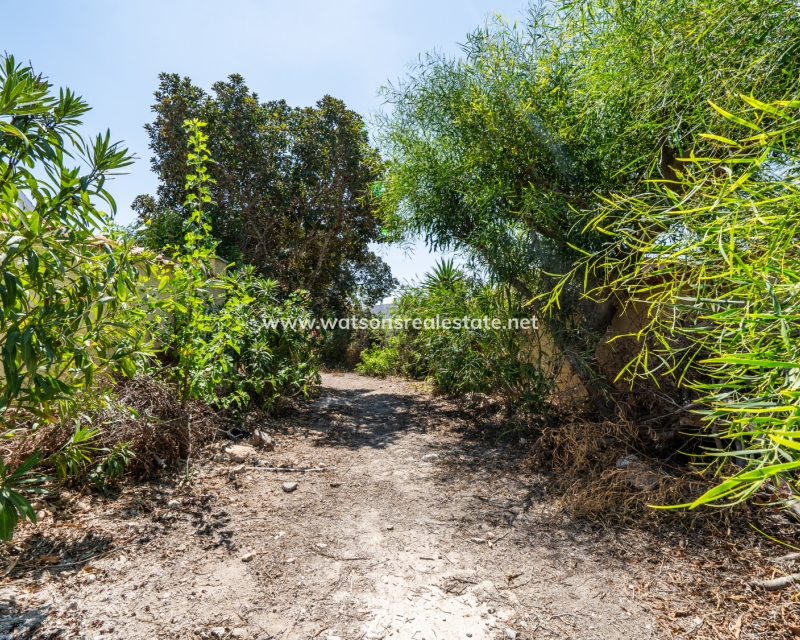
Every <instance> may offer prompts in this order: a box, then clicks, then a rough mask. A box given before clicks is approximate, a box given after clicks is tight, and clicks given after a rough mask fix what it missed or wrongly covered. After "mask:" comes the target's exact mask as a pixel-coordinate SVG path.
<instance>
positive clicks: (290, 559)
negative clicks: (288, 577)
mask: <svg viewBox="0 0 800 640" xmlns="http://www.w3.org/2000/svg"><path fill="white" fill-rule="evenodd" d="M295 560H296V558H287V559H286V564H292V563H293V562H294V561H295Z"/></svg>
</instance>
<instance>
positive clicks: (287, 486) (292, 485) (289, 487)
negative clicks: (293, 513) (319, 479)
mask: <svg viewBox="0 0 800 640" xmlns="http://www.w3.org/2000/svg"><path fill="white" fill-rule="evenodd" d="M295 489H297V483H296V482H284V483H283V490H284V491H285V492H286V493H291V492H292V491H294V490H295Z"/></svg>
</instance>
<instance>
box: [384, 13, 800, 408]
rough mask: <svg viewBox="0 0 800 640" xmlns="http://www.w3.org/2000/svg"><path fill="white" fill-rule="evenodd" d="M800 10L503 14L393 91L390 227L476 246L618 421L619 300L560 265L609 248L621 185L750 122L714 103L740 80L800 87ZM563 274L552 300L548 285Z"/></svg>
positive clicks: (388, 132)
mask: <svg viewBox="0 0 800 640" xmlns="http://www.w3.org/2000/svg"><path fill="white" fill-rule="evenodd" d="M798 17H799V16H798V8H797V6H796V4H795V3H793V2H791V1H789V0H780V1H779V2H778V3H777V4H776V3H773V2H767V1H766V0H745V1H743V2H739V3H729V2H726V1H723V0H667V1H662V0H659V1H658V2H656V1H655V0H645V1H644V2H638V1H637V2H634V1H632V0H631V1H629V0H621V1H616V0H615V1H611V0H580V1H579V2H573V3H569V4H565V5H563V6H562V7H560V8H558V9H555V10H554V9H550V8H548V6H547V5H541V6H532V7H531V9H530V10H529V14H528V16H527V18H526V19H525V20H524V21H522V22H521V23H520V24H514V25H510V24H508V23H506V22H504V21H502V20H499V19H497V20H494V21H492V22H491V23H490V24H488V25H487V26H486V27H484V28H482V29H479V30H477V31H475V32H474V33H472V34H471V35H470V36H469V37H468V39H467V42H466V44H465V45H464V46H463V55H462V56H461V57H460V58H457V59H450V58H446V57H444V56H442V55H439V54H431V55H427V56H424V57H423V58H422V59H421V61H420V63H419V64H418V65H417V66H416V67H415V68H413V69H412V71H411V72H410V73H409V75H408V76H407V77H406V78H404V79H403V80H401V81H400V82H399V83H398V84H396V85H389V86H387V87H385V88H384V90H383V95H384V97H385V99H386V101H387V103H388V104H389V105H390V107H391V110H390V111H389V112H388V113H387V114H385V115H384V116H382V117H380V118H379V120H378V125H379V128H380V142H381V147H382V151H383V152H384V155H385V157H386V170H385V173H384V175H383V177H382V179H381V180H380V181H379V189H378V191H379V192H380V193H381V194H382V195H381V197H380V201H381V207H382V209H383V212H384V214H385V216H386V218H387V220H388V222H387V228H389V229H390V230H391V231H392V232H393V237H394V238H402V237H408V236H409V235H422V236H424V237H425V239H426V241H427V242H428V243H429V244H430V245H431V246H433V247H434V248H437V249H455V250H458V251H460V252H462V253H464V254H465V255H466V256H467V257H469V258H471V259H472V260H474V261H475V262H476V263H478V264H479V265H481V266H482V267H483V268H486V269H488V270H489V271H490V272H491V273H492V274H494V276H495V277H496V278H498V279H499V280H501V281H503V282H507V283H509V284H510V285H512V286H514V287H515V288H516V289H517V290H518V291H519V293H520V294H521V295H522V296H524V297H525V298H526V299H528V300H532V301H533V302H532V305H533V306H534V307H535V308H538V310H539V312H540V313H541V314H543V315H544V317H543V320H544V322H545V323H546V325H547V329H548V330H549V332H550V333H551V334H552V335H553V336H554V338H555V339H556V342H557V344H558V346H559V348H560V350H561V351H562V353H563V354H564V355H565V357H566V358H567V359H568V360H569V361H570V363H571V365H572V367H573V369H574V370H575V372H576V373H577V374H578V375H579V377H580V378H581V379H582V381H583V382H584V385H585V386H586V388H587V390H588V392H589V394H590V396H591V398H592V400H593V402H594V405H595V406H596V408H597V409H598V410H599V411H600V412H601V413H602V414H604V415H605V416H607V417H613V414H614V406H613V404H612V403H611V398H610V396H609V390H610V389H611V388H612V384H611V381H612V379H613V376H614V374H615V372H607V371H604V370H602V369H601V367H600V365H599V363H598V361H597V358H596V348H597V346H598V345H599V344H602V342H603V341H604V339H605V333H606V331H607V330H608V328H609V326H610V323H611V321H612V320H613V318H614V315H615V313H616V312H617V311H618V307H619V305H618V301H617V300H616V299H615V298H614V297H613V296H611V295H609V294H610V292H609V291H608V290H607V289H604V288H603V287H600V286H599V285H601V284H602V283H603V282H604V275H603V274H602V273H595V272H593V271H591V270H584V271H581V272H580V273H578V272H574V276H575V277H572V278H567V279H562V278H559V277H556V276H558V275H562V274H565V273H570V272H572V269H573V265H574V264H575V262H576V260H578V259H580V258H581V256H583V255H584V254H585V253H587V252H588V253H592V252H594V251H596V250H598V249H600V247H602V246H603V245H604V243H605V241H606V236H605V235H604V234H603V233H602V232H600V231H599V230H598V229H597V228H594V227H590V228H588V229H587V228H585V225H586V222H587V220H588V219H589V218H590V217H591V216H592V215H593V213H596V212H598V211H599V210H600V209H601V208H602V207H603V204H604V202H605V198H606V197H607V196H608V194H610V193H612V192H615V193H629V192H635V191H636V190H637V189H641V188H644V187H645V186H646V184H647V181H648V180H651V179H665V180H671V181H676V180H677V176H678V173H679V172H680V171H681V169H682V166H683V161H682V160H680V159H679V158H680V157H681V156H682V154H684V153H685V152H686V151H687V150H689V149H695V150H696V153H697V154H698V155H711V154H714V153H716V148H715V146H714V144H712V143H711V141H709V140H706V139H704V138H702V137H701V136H700V134H701V133H702V132H705V131H709V130H713V131H715V132H716V133H718V134H719V135H721V136H726V135H728V132H731V131H732V130H733V129H732V127H734V126H735V123H732V122H730V121H728V120H726V119H725V118H723V117H722V116H721V115H720V114H719V113H718V112H716V111H714V110H713V109H709V108H707V107H706V105H707V101H709V100H711V101H713V102H714V103H715V104H717V105H719V106H721V107H722V108H723V109H728V110H731V109H733V108H734V106H733V105H734V104H736V103H737V102H738V100H739V98H738V94H739V93H744V94H749V93H750V92H751V91H753V92H757V93H758V96H759V98H760V99H761V100H765V101H769V100H777V99H781V98H784V97H786V96H789V95H793V94H794V93H796V91H797V89H798V82H800V73H798V68H797V66H798V59H800V58H798V55H797V53H798V42H800V38H799V37H798V36H800V20H799V19H798ZM619 250H624V249H623V248H619ZM554 288H555V289H556V291H557V293H558V294H559V295H558V296H557V297H555V298H553V299H552V301H553V304H551V305H549V306H548V305H546V304H545V303H544V301H542V300H541V299H539V296H542V295H544V294H549V293H550V291H552V290H553V289H554ZM590 291H591V292H592V295H587V294H588V293H589V292H590ZM545 312H547V313H545Z"/></svg>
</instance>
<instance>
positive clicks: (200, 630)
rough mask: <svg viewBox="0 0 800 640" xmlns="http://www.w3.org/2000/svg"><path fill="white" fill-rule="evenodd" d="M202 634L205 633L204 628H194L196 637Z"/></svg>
mask: <svg viewBox="0 0 800 640" xmlns="http://www.w3.org/2000/svg"><path fill="white" fill-rule="evenodd" d="M201 633H203V627H195V628H194V635H196V636H199V635H200V634H201Z"/></svg>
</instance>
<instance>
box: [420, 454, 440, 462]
mask: <svg viewBox="0 0 800 640" xmlns="http://www.w3.org/2000/svg"><path fill="white" fill-rule="evenodd" d="M438 457H439V454H438V453H428V454H425V455H424V456H422V460H423V461H425V460H436V458H438Z"/></svg>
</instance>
